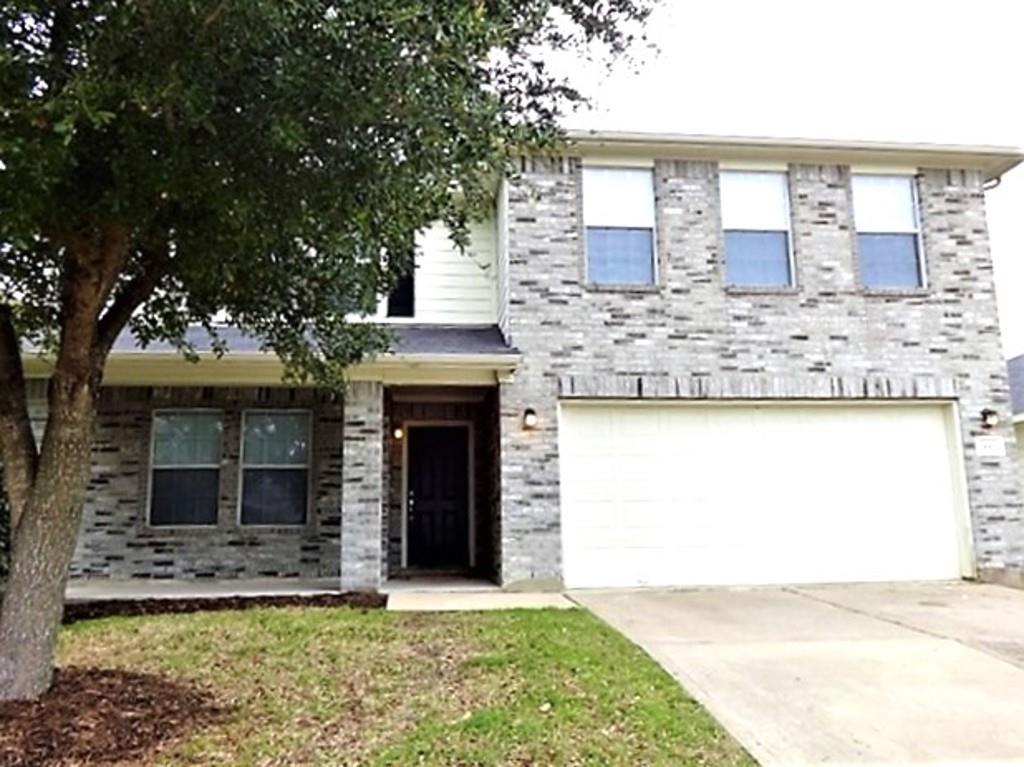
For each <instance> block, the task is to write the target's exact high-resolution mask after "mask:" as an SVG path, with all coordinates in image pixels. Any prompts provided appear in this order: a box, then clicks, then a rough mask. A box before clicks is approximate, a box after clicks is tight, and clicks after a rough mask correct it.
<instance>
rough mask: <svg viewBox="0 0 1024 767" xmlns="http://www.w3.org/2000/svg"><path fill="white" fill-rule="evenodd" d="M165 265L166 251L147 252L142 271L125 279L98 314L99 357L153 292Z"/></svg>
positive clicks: (109, 348) (97, 342) (111, 344)
mask: <svg viewBox="0 0 1024 767" xmlns="http://www.w3.org/2000/svg"><path fill="white" fill-rule="evenodd" d="M166 264H167V254H166V252H164V253H161V254H150V255H146V256H145V257H144V258H143V271H142V273H141V274H139V275H137V276H136V277H135V278H134V279H132V280H130V281H129V282H127V283H126V284H125V285H124V286H123V287H122V288H121V290H120V291H118V293H117V295H116V296H115V297H114V301H113V303H112V304H111V305H110V306H109V307H108V308H107V310H106V311H105V312H104V313H103V316H102V317H100V320H99V330H98V333H97V336H96V349H97V352H96V353H97V356H98V357H99V359H100V360H106V358H107V355H108V354H109V353H110V350H111V349H112V348H113V347H114V343H115V342H116V341H117V337H118V336H119V335H121V331H122V330H124V328H125V326H126V325H127V324H128V321H129V320H130V319H131V318H132V314H134V313H135V310H136V309H138V308H139V307H140V306H142V304H143V302H145V300H146V299H147V298H149V297H150V295H152V293H153V291H154V290H155V289H156V286H157V284H158V283H159V282H160V278H161V277H163V275H164V269H166Z"/></svg>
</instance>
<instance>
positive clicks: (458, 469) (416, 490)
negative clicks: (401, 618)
mask: <svg viewBox="0 0 1024 767" xmlns="http://www.w3.org/2000/svg"><path fill="white" fill-rule="evenodd" d="M470 432H471V429H470V425H469V424H444V425H442V424H429V425H428V424H408V428H407V433H406V440H407V443H406V449H407V450H408V453H407V460H406V462H405V466H406V477H405V488H406V490H405V544H406V567H408V568H411V569H429V570H439V571H464V570H468V569H469V568H470V567H471V566H472V565H473V564H474V563H473V562H472V550H471V545H470V541H471V540H472V535H471V532H472V531H471V530H470V520H471V518H472V517H471V513H470V512H471V509H470V498H471V487H470V485H471V482H470V477H471V467H470V455H471V445H470V439H471V438H470Z"/></svg>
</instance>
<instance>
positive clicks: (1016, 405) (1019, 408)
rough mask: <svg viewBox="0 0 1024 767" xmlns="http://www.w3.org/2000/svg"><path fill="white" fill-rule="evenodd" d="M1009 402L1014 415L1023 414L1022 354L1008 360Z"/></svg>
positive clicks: (1023, 375) (1023, 381) (1023, 355)
mask: <svg viewBox="0 0 1024 767" xmlns="http://www.w3.org/2000/svg"><path fill="white" fill-rule="evenodd" d="M1007 365H1008V366H1009V368H1010V401H1011V402H1012V403H1013V412H1014V413H1024V354H1021V355H1018V356H1017V357H1014V358H1013V359H1012V360H1010V361H1009V362H1008V363H1007Z"/></svg>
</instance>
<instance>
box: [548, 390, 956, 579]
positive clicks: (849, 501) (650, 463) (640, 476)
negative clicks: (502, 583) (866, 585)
mask: <svg viewBox="0 0 1024 767" xmlns="http://www.w3.org/2000/svg"><path fill="white" fill-rule="evenodd" d="M951 421H952V408H951V407H949V406H942V405H881V404H880V405H857V406H849V405H842V406H834V405H812V404H807V405H804V404H799V405H794V404H789V405H755V404H746V403H739V404H728V405H715V406H706V405H700V406H697V405H688V404H679V405H650V404H615V405H613V404H607V403H602V404H597V403H566V404H564V405H563V406H562V408H561V412H560V416H559V434H560V436H559V448H560V450H559V452H560V460H561V485H562V490H561V492H562V526H563V529H562V538H563V553H564V568H565V571H564V577H565V582H566V585H567V586H568V587H570V588H587V587H624V586H648V585H649V586H694V585H742V584H773V583H840V582H852V581H880V580H940V579H952V578H959V577H960V576H961V575H962V574H965V573H966V572H967V571H968V569H969V566H970V559H969V556H970V555H969V553H968V551H969V545H968V539H967V537H966V536H967V535H968V533H967V527H966V521H965V517H966V514H965V513H964V511H963V508H962V505H963V502H962V498H963V491H962V489H961V488H962V480H961V479H960V477H961V471H962V470H961V469H960V468H959V458H958V456H959V450H956V449H953V447H952V437H953V430H952V427H951Z"/></svg>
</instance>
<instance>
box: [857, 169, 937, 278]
mask: <svg viewBox="0 0 1024 767" xmlns="http://www.w3.org/2000/svg"><path fill="white" fill-rule="evenodd" d="M851 183H852V186H853V217H854V221H855V223H856V226H857V253H858V255H859V257H860V273H861V281H862V282H863V284H864V287H866V288H883V289H884V288H919V287H922V286H923V285H924V272H923V269H922V266H921V228H920V220H919V217H918V207H917V189H916V186H915V184H914V179H913V178H911V177H910V176H873V175H854V176H853V177H852V181H851Z"/></svg>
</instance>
